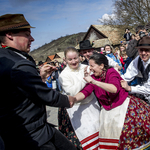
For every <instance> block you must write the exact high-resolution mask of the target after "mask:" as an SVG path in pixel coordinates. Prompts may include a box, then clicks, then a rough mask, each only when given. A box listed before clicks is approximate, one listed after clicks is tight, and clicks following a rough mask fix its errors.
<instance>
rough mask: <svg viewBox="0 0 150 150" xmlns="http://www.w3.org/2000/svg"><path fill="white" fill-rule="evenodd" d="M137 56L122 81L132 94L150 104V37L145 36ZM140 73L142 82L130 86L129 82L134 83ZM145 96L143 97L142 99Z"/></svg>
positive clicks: (139, 45)
mask: <svg viewBox="0 0 150 150" xmlns="http://www.w3.org/2000/svg"><path fill="white" fill-rule="evenodd" d="M136 48H137V49H138V53H139V56H137V57H136V58H135V59H134V60H133V61H132V62H131V63H130V65H129V66H128V68H127V71H126V73H125V74H124V75H122V78H123V79H124V80H122V81H121V85H122V87H123V88H124V89H125V90H127V91H129V92H130V93H132V94H138V95H139V97H140V98H142V99H143V100H145V101H146V102H147V103H148V104H150V37H148V36H144V37H143V38H142V39H141V40H140V41H139V44H138V46H137V47H136ZM138 73H140V74H141V81H140V83H138V85H136V86H129V85H128V83H127V82H129V81H132V80H133V79H134V77H135V76H136V75H137V74H138ZM142 96H143V97H142Z"/></svg>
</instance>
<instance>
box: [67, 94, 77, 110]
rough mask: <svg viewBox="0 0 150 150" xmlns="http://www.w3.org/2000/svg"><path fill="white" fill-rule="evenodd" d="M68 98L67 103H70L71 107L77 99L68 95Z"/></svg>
mask: <svg viewBox="0 0 150 150" xmlns="http://www.w3.org/2000/svg"><path fill="white" fill-rule="evenodd" d="M68 99H69V103H70V108H71V107H73V105H74V103H75V102H77V99H76V98H75V97H73V96H69V95H68Z"/></svg>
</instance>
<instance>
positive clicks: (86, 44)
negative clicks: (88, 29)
mask: <svg viewBox="0 0 150 150" xmlns="http://www.w3.org/2000/svg"><path fill="white" fill-rule="evenodd" d="M85 49H93V47H92V45H91V44H90V41H89V40H85V41H81V42H80V43H79V49H78V51H79V52H80V51H81V50H85Z"/></svg>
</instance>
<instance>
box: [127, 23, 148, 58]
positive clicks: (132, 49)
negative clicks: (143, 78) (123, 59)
mask: <svg viewBox="0 0 150 150" xmlns="http://www.w3.org/2000/svg"><path fill="white" fill-rule="evenodd" d="M147 34H148V33H147V32H146V29H145V26H144V25H139V26H137V27H136V35H135V38H134V39H132V40H131V41H130V42H129V43H128V46H127V48H126V52H127V55H128V56H129V57H131V58H132V59H135V58H136V57H137V56H138V50H137V48H136V47H137V45H138V42H139V40H140V39H141V38H142V37H143V36H146V35H147Z"/></svg>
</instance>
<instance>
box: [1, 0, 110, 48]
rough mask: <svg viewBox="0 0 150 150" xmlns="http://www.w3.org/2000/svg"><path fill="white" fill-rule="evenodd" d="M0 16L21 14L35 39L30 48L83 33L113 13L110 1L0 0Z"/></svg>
mask: <svg viewBox="0 0 150 150" xmlns="http://www.w3.org/2000/svg"><path fill="white" fill-rule="evenodd" d="M0 4H1V9H0V16H1V15H3V14H14V13H21V14H24V16H25V18H26V20H27V21H28V22H29V23H30V25H31V26H33V27H36V28H34V29H31V32H32V36H33V37H34V39H35V41H34V42H33V43H32V45H31V50H33V49H35V48H38V47H40V46H42V45H44V44H45V43H49V42H51V41H52V40H54V39H57V38H59V37H61V36H66V35H70V34H75V33H79V32H86V31H87V30H88V28H89V27H90V25H91V24H100V22H98V19H100V18H102V17H103V16H104V14H105V16H106V14H111V12H112V9H113V8H112V0H105V1H104V0H75V1H73V0H0Z"/></svg>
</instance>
